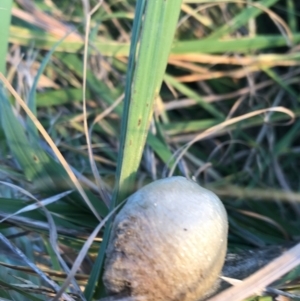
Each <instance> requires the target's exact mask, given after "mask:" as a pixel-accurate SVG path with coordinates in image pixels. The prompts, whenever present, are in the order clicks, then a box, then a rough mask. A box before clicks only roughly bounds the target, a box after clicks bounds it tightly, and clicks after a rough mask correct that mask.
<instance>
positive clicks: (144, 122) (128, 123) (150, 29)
mask: <svg viewBox="0 0 300 301" xmlns="http://www.w3.org/2000/svg"><path fill="white" fill-rule="evenodd" d="M180 4H181V1H179V0H176V1H172V3H171V2H170V1H149V2H148V3H147V7H146V12H145V19H144V24H143V29H142V34H141V44H140V49H139V54H138V59H137V62H136V67H135V71H134V78H133V83H132V87H131V95H129V93H127V94H126V95H125V107H124V115H123V117H124V119H123V123H122V131H121V146H120V154H119V162H118V170H117V186H116V194H115V201H116V204H118V203H120V202H121V201H122V200H124V198H125V197H126V196H127V193H128V191H130V189H131V187H132V185H133V181H134V179H135V175H136V172H137V170H138V167H139V164H140V159H141V156H142V153H143V149H144V145H145V141H146V138H147V134H148V128H149V123H150V119H151V117H152V111H153V102H154V99H155V98H156V97H157V95H158V93H159V90H160V87H161V84H162V80H163V76H164V73H165V68H166V65H167V60H168V56H169V53H170V49H171V46H172V41H173V37H174V33H175V29H176V24H177V20H178V16H179V11H180ZM129 72H130V70H129ZM127 86H128V83H127ZM129 97H130V98H129Z"/></svg>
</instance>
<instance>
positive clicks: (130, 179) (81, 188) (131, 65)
mask: <svg viewBox="0 0 300 301" xmlns="http://www.w3.org/2000/svg"><path fill="white" fill-rule="evenodd" d="M169 2H170V1H155V3H156V4H155V3H154V2H153V3H152V2H151V1H148V2H147V1H142V0H139V1H137V3H133V2H132V1H128V2H126V1H119V2H115V1H102V2H99V3H98V2H97V1H90V3H89V2H88V1H83V2H79V1H78V2H77V1H75V2H74V3H72V4H70V3H68V5H67V4H66V3H65V2H63V1H55V0H53V1H35V2H34V3H32V2H31V1H25V0H24V1H23V0H22V1H21V0H18V1H15V3H13V4H12V2H11V1H3V4H0V14H1V15H2V14H3V15H5V16H6V17H7V18H6V20H5V19H4V18H1V20H2V21H3V24H4V25H5V24H6V25H5V26H4V25H3V26H2V27H1V28H2V29H1V30H4V33H6V35H1V39H3V40H2V41H1V42H3V43H0V45H1V47H4V48H1V51H0V54H2V53H3V55H0V61H1V64H2V65H1V64H0V66H3V67H1V69H0V71H1V73H2V74H3V75H2V76H1V80H2V83H3V87H2V89H1V95H0V121H1V128H0V139H1V143H0V160H1V164H0V180H1V183H0V185H1V188H0V204H1V218H2V223H1V224H0V227H1V235H2V236H1V241H2V245H3V249H4V250H5V251H4V252H3V255H2V257H3V258H2V259H1V264H2V266H3V268H2V269H1V273H2V277H1V279H3V280H1V282H2V283H1V287H3V289H2V290H1V291H0V296H1V298H6V299H8V300H10V299H11V300H12V299H13V300H24V298H25V299H26V300H48V299H49V296H51V297H53V296H55V295H57V293H58V292H59V294H63V295H62V298H64V299H66V300H71V299H72V298H73V299H74V298H75V299H76V298H77V299H79V300H93V298H100V296H103V295H104V290H103V287H102V283H101V267H102V265H103V258H104V252H105V249H106V243H107V239H108V235H109V229H110V221H109V219H110V216H111V214H112V211H113V210H116V207H117V206H118V205H119V204H120V203H121V202H122V201H123V200H124V199H125V198H126V197H127V196H128V195H129V194H130V193H132V192H133V191H135V190H137V189H138V188H139V187H142V186H144V185H145V184H146V183H149V182H151V181H152V180H155V179H160V178H163V177H165V176H167V175H168V176H171V175H184V176H186V177H188V178H192V179H194V180H196V181H197V182H199V183H201V185H203V186H206V187H209V188H210V189H211V190H213V191H215V192H216V193H217V194H218V196H219V197H220V198H221V199H222V200H223V202H224V203H225V205H226V208H227V211H228V214H229V217H230V219H229V222H230V232H229V248H230V250H232V251H236V250H241V249H248V248H264V247H266V246H272V245H278V244H280V245H282V244H283V245H284V244H285V243H286V242H288V241H292V242H294V241H297V239H299V233H298V232H299V230H298V229H299V226H300V225H299V218H298V216H299V210H300V209H299V208H300V207H299V193H298V190H299V182H300V178H299V177H300V174H299V172H298V171H299V167H300V166H299V162H300V161H299V125H300V123H299V112H300V110H299V99H300V98H299V85H298V83H299V74H300V69H299V58H300V57H299V54H298V53H299V41H300V31H299V25H300V18H299V13H298V12H299V11H300V7H299V4H298V3H297V1H293V0H287V1H282V0H260V1H238V0H237V1H208V0H207V1H202V0H186V1H184V2H183V3H181V1H177V0H176V3H175V0H174V3H172V5H171V4H170V3H169ZM4 3H5V4H4ZM5 5H7V6H5ZM10 5H12V10H11V12H12V21H11V25H10V27H9V26H8V24H9V22H8V20H9V18H8V16H9V14H8V12H9V9H10ZM180 8H181V11H180V12H179V9H180ZM178 15H179V19H178ZM5 22H6V23H5ZM174 35H175V38H174V39H173V37H174ZM5 37H8V39H9V46H8V48H7V47H6V46H5V45H7V41H6V40H5V39H6V38H5ZM3 49H4V50H3ZM4 53H6V55H4ZM167 62H168V65H167ZM4 66H6V72H5V68H4ZM165 69H166V72H165ZM124 92H125V94H124ZM23 100H24V101H23ZM109 212H111V213H110V215H109ZM4 219H5V220H4ZM19 250H22V255H20V253H19ZM99 250H100V251H99ZM13 254H15V255H13ZM78 254H79V255H78ZM77 256H78V257H77ZM76 258H77V259H76ZM30 262H31V263H34V265H35V267H36V269H35V270H34V272H33V267H31V268H29V267H28V265H29V263H30ZM283 264H284V263H283ZM4 266H5V267H4ZM12 267H13V268H14V269H13V270H12ZM77 270H78V271H79V272H78V273H75V272H76V271H77ZM14 276H16V277H19V278H13V277H14ZM297 277H299V271H297V270H296V271H294V273H290V274H288V276H287V278H285V279H284V281H282V282H281V283H279V284H278V288H280V289H286V290H288V289H287V288H286V286H285V284H286V283H287V282H288V281H294V280H295V279H297ZM8 278H9V280H8ZM66 279H67V280H68V281H67V282H65V281H66ZM24 280H26V281H27V282H25V285H22V286H21V283H22V281H24ZM292 283H294V282H292ZM32 286H34V290H32ZM64 289H67V291H64ZM297 289H299V287H298V285H297V283H296V284H295V285H294V286H293V287H292V288H289V290H290V291H291V292H293V293H295V294H296V293H297V292H295V291H297ZM57 296H58V295H57ZM257 298H259V297H257ZM263 298H266V297H261V299H262V300H263ZM56 300H58V297H57V298H56ZM253 300H254V299H253Z"/></svg>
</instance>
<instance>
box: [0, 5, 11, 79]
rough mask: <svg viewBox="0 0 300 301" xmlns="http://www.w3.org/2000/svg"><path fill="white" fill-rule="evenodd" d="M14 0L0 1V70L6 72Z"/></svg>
mask: <svg viewBox="0 0 300 301" xmlns="http://www.w3.org/2000/svg"><path fill="white" fill-rule="evenodd" d="M12 3H13V1H12V0H2V1H1V3H0V72H1V73H3V74H5V73H6V53H7V46H8V38H9V26H10V19H11V7H12Z"/></svg>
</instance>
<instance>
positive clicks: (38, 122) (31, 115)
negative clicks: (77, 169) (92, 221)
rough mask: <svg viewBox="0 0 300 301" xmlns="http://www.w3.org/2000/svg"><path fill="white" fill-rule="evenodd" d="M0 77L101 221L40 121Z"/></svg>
mask: <svg viewBox="0 0 300 301" xmlns="http://www.w3.org/2000/svg"><path fill="white" fill-rule="evenodd" d="M0 79H1V80H2V82H3V83H4V84H5V86H6V87H7V88H8V90H9V91H10V93H11V94H12V95H13V96H14V97H15V99H16V100H17V101H18V103H19V104H20V105H21V107H22V108H23V110H24V111H25V112H26V114H27V115H28V117H29V118H30V119H31V120H32V121H33V123H34V124H35V126H36V127H37V129H38V130H39V131H40V133H41V134H42V136H43V137H44V139H45V140H46V141H47V143H48V144H49V146H50V147H51V149H52V150H53V152H54V153H55V155H56V156H57V158H58V160H59V161H60V163H61V164H62V166H63V167H64V168H65V170H66V172H67V173H68V175H69V177H70V179H71V180H72V182H73V183H74V185H75V187H76V188H77V190H78V191H79V193H80V194H81V196H82V198H83V199H84V201H85V202H86V204H87V205H88V206H89V208H90V209H91V211H92V212H93V213H94V215H95V216H96V217H97V219H98V220H99V221H101V217H100V215H99V214H98V212H97V211H96V210H95V208H94V207H93V205H92V204H91V202H90V200H89V199H88V197H87V195H86V193H85V191H84V190H83V188H82V186H81V184H80V182H79V181H78V179H77V177H76V176H75V174H74V172H73V170H72V169H71V167H70V166H69V164H68V162H67V161H66V160H65V158H64V157H63V155H62V154H61V152H60V151H59V149H58V148H57V146H56V145H55V143H54V141H53V140H52V139H51V137H50V136H49V134H48V133H47V131H46V130H45V129H44V127H43V126H42V124H41V123H40V121H39V120H38V119H37V118H36V117H35V116H34V114H33V113H32V112H31V111H30V109H29V108H28V106H27V105H26V103H25V102H24V100H23V99H22V98H21V97H20V96H19V95H18V93H17V92H16V91H15V89H14V88H13V87H12V86H11V84H10V83H9V82H8V80H7V79H6V78H5V76H3V74H2V73H0Z"/></svg>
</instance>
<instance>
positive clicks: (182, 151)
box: [169, 107, 295, 176]
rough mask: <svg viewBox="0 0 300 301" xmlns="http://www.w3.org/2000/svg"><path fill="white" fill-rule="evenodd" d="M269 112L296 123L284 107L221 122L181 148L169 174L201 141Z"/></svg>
mask: <svg viewBox="0 0 300 301" xmlns="http://www.w3.org/2000/svg"><path fill="white" fill-rule="evenodd" d="M267 112H281V113H284V114H287V115H288V116H290V117H291V120H290V123H292V122H293V121H294V119H295V114H294V113H293V112H292V111H291V110H289V109H286V108H283V107H274V108H268V109H262V110H257V111H254V112H251V113H247V114H244V115H242V116H238V117H234V118H231V119H229V120H226V121H224V122H221V123H220V124H218V125H216V126H213V127H211V128H209V129H208V130H206V131H204V132H203V133H201V134H199V135H197V136H196V137H195V138H194V139H193V140H191V141H190V142H189V143H187V144H186V145H184V146H183V147H181V148H180V149H179V150H178V151H177V152H176V153H175V156H176V160H175V163H174V165H173V167H172V168H171V170H170V172H169V176H171V175H172V174H173V173H174V170H175V168H176V166H177V164H178V162H179V161H180V159H181V158H182V157H183V155H184V154H185V153H186V151H187V150H188V149H189V148H190V147H191V146H192V145H193V144H194V143H195V142H197V141H199V140H202V139H205V138H208V137H210V136H211V135H213V134H215V133H217V132H218V131H220V130H222V129H224V128H226V127H227V126H229V125H232V124H235V123H237V122H240V121H242V120H245V119H248V118H251V117H254V116H257V115H260V114H264V113H267Z"/></svg>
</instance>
